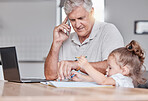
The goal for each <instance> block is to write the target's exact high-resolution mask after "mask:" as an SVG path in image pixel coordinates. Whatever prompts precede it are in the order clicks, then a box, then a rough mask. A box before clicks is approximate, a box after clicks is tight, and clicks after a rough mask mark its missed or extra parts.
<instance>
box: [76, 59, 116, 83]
mask: <svg viewBox="0 0 148 101" xmlns="http://www.w3.org/2000/svg"><path fill="white" fill-rule="evenodd" d="M78 65H79V66H80V67H81V68H83V69H84V70H85V71H86V72H87V73H88V75H89V76H90V77H91V78H92V79H93V80H94V81H95V82H96V83H98V84H101V85H115V80H114V79H112V78H109V77H105V75H104V74H102V73H101V72H99V71H97V70H96V69H94V68H93V67H92V66H91V65H90V64H89V63H88V61H87V60H86V59H85V58H84V57H81V58H80V59H79V61H78Z"/></svg>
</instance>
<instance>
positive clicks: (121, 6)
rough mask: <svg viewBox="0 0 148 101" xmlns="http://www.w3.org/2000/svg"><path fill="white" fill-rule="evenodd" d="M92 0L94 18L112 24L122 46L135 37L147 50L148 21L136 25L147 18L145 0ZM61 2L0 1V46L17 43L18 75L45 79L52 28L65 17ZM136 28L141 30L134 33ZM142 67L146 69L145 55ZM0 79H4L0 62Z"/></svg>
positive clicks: (15, 44) (37, 0) (45, 0)
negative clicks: (118, 33) (45, 65)
mask: <svg viewBox="0 0 148 101" xmlns="http://www.w3.org/2000/svg"><path fill="white" fill-rule="evenodd" d="M92 1H93V7H94V11H95V18H96V19H97V20H99V21H101V22H104V21H105V22H110V23H113V24H114V25H116V27H117V28H118V29H119V31H120V32H121V34H122V36H123V38H124V41H125V45H126V44H128V43H129V42H130V41H131V40H136V41H138V42H139V43H140V44H141V46H142V47H143V48H144V50H145V51H146V53H148V45H147V44H146V43H148V40H147V39H148V31H147V29H148V24H145V23H142V25H140V27H137V25H136V22H140V23H141V22H147V21H148V13H147V10H148V6H147V4H148V0H92ZM63 2H64V0H0V47H7V46H16V49H17V55H18V60H19V69H20V73H21V77H39V78H45V77H44V61H45V59H46V56H47V54H48V52H49V50H50V46H51V43H52V40H53V38H52V37H53V29H54V27H55V26H56V25H59V24H60V23H61V22H62V21H63V19H64V18H65V17H66V15H65V13H64V10H63ZM141 26H142V27H141ZM143 26H144V27H143ZM139 28H140V29H139ZM142 28H144V29H142ZM136 30H143V31H141V33H136ZM146 56H147V54H146ZM145 66H146V67H147V69H148V58H147V57H146V60H145ZM0 79H3V72H2V67H1V65H0Z"/></svg>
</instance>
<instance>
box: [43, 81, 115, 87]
mask: <svg viewBox="0 0 148 101" xmlns="http://www.w3.org/2000/svg"><path fill="white" fill-rule="evenodd" d="M41 83H42V84H45V85H48V86H52V87H113V86H112V85H98V84H97V83H95V82H73V81H68V82H65V81H47V82H41Z"/></svg>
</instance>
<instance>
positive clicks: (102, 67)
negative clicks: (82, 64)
mask: <svg viewBox="0 0 148 101" xmlns="http://www.w3.org/2000/svg"><path fill="white" fill-rule="evenodd" d="M89 63H90V64H91V66H92V67H94V69H96V70H97V71H99V72H101V73H103V74H106V69H107V66H108V65H107V60H104V61H99V62H89ZM81 71H82V72H84V73H86V72H85V70H84V69H81Z"/></svg>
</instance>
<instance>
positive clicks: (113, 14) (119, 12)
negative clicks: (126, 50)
mask: <svg viewBox="0 0 148 101" xmlns="http://www.w3.org/2000/svg"><path fill="white" fill-rule="evenodd" d="M135 20H148V0H105V21H106V22H111V23H113V24H115V25H116V26H117V27H118V29H119V30H120V32H121V33H122V35H123V38H124V41H125V45H126V44H128V43H129V42H130V41H131V40H133V39H134V40H136V41H138V42H139V43H140V44H141V46H142V47H143V48H144V50H145V51H146V53H147V54H148V45H147V43H148V34H147V35H146V34H145V35H136V34H135V33H134V21H135ZM147 54H146V59H145V66H146V67H147V69H148V55H147Z"/></svg>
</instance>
